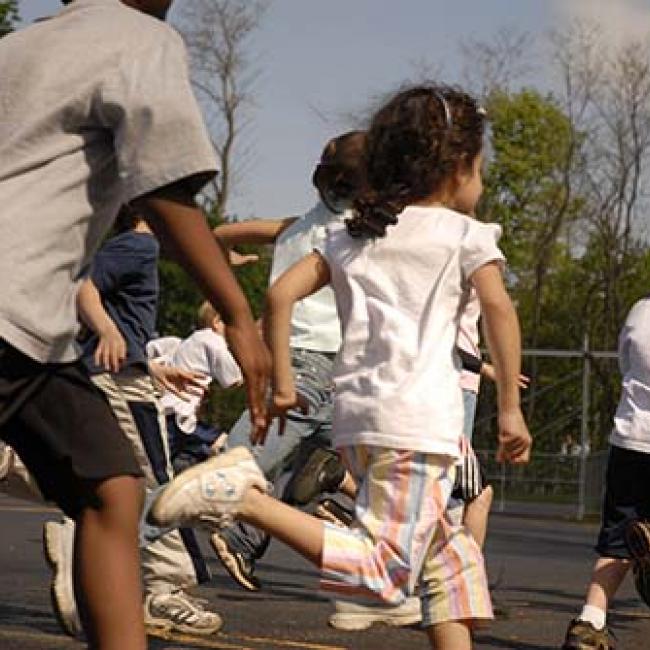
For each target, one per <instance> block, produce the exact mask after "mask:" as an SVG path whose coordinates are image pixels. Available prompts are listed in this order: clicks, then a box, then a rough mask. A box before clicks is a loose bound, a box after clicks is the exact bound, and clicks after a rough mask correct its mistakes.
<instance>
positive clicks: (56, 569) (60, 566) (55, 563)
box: [43, 517, 83, 638]
mask: <svg viewBox="0 0 650 650" xmlns="http://www.w3.org/2000/svg"><path fill="white" fill-rule="evenodd" d="M74 528H75V524H74V521H72V519H68V518H67V517H64V518H63V520H62V521H61V522H60V523H59V522H57V521H48V522H47V523H46V524H45V525H44V526H43V551H44V553H45V558H46V560H47V561H48V564H49V565H50V567H51V568H52V571H53V575H52V583H51V585H50V598H51V600H52V608H53V609H54V613H55V615H56V618H57V620H58V621H59V625H60V626H61V628H62V629H63V630H64V631H65V633H66V634H68V635H69V636H73V637H77V638H81V637H82V636H83V628H82V627H81V620H80V619H79V612H78V611H77V603H76V601H75V597H74V585H73V577H72V566H73V562H74V560H73V555H74Z"/></svg>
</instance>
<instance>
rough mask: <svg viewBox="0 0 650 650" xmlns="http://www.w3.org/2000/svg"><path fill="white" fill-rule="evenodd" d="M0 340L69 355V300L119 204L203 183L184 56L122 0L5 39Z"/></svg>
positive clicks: (167, 34)
mask: <svg viewBox="0 0 650 650" xmlns="http://www.w3.org/2000/svg"><path fill="white" fill-rule="evenodd" d="M0 79H1V80H2V83H1V84H0V279H1V281H2V289H1V290H0V339H5V340H6V341H7V342H9V343H10V344H11V345H13V346H14V347H16V348H18V349H19V350H21V351H22V352H24V353H25V354H27V355H29V356H30V357H32V358H34V359H36V360H37V361H40V362H64V361H72V360H74V359H75V358H76V357H77V356H78V352H77V349H76V347H75V345H74V339H75V335H76V332H77V312H76V305H75V298H76V295H77V290H78V287H79V284H80V282H81V280H82V279H83V277H84V276H85V275H86V273H87V271H88V267H89V263H90V260H91V259H92V256H93V254H94V253H95V250H96V249H97V247H98V245H99V244H100V242H101V240H102V237H103V236H104V234H105V233H106V231H107V230H108V228H109V227H110V225H111V224H112V222H113V219H114V218H115V215H116V213H117V210H118V207H119V206H120V205H121V204H122V203H125V202H127V201H130V200H132V199H134V198H136V197H138V196H141V195H143V194H146V193H147V192H150V191H152V190H155V189H157V188H159V187H162V186H164V185H167V184H169V183H172V182H174V181H178V180H181V179H184V178H189V177H192V181H193V182H194V189H196V190H198V189H199V188H200V186H201V185H202V184H203V183H204V182H205V181H207V180H208V179H209V178H210V177H212V176H213V175H214V173H215V171H216V160H215V156H214V152H213V149H212V146H211V143H210V139H209V136H208V134H207V131H206V128H205V125H204V122H203V119H202V117H201V114H200V111H199V108H198V106H197V103H196V100H195V98H194V95H193V93H192V90H191V86H190V82H189V75H188V66H187V59H186V53H185V48H184V46H183V43H182V40H181V38H180V36H179V35H178V34H177V33H176V32H175V31H174V30H172V29H171V28H170V27H168V26H167V25H165V24H164V23H163V22H161V21H159V20H156V19H154V18H151V17H150V16H147V15H145V14H143V13H141V12H138V11H136V10H134V9H130V8H128V7H127V6H126V5H123V4H122V3H121V2H119V0H75V2H73V3H72V4H70V5H68V6H67V7H66V8H65V9H64V10H63V11H62V12H61V13H60V14H58V15H57V16H55V17H54V18H51V19H49V20H46V21H43V22H40V23H37V24H35V25H33V26H31V27H29V28H27V29H25V30H22V31H19V32H16V33H14V34H11V35H9V36H7V37H5V38H3V39H2V40H0Z"/></svg>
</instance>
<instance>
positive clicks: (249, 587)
mask: <svg viewBox="0 0 650 650" xmlns="http://www.w3.org/2000/svg"><path fill="white" fill-rule="evenodd" d="M210 546H212V550H213V551H214V552H215V554H216V556H217V557H218V558H219V560H220V562H221V564H223V568H224V569H225V570H226V571H227V572H228V573H229V574H230V577H231V578H232V579H233V580H234V581H235V582H236V583H237V584H238V585H239V586H241V587H243V588H244V589H246V591H259V590H260V587H259V586H258V585H255V584H253V583H252V582H250V581H249V580H247V579H246V576H245V575H244V574H243V573H242V572H241V571H240V570H239V564H238V563H237V560H235V559H234V558H233V557H232V555H231V553H230V551H229V549H228V545H227V544H226V543H225V542H224V541H223V540H222V539H221V538H220V537H216V539H215V536H214V535H212V536H210Z"/></svg>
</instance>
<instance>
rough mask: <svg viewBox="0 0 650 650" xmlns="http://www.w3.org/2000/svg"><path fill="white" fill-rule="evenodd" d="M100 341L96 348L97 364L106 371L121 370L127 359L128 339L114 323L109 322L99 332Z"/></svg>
mask: <svg viewBox="0 0 650 650" xmlns="http://www.w3.org/2000/svg"><path fill="white" fill-rule="evenodd" d="M97 334H98V336H99V341H98V343H97V347H96V348H95V357H94V358H95V365H97V366H100V367H101V368H104V370H106V372H119V371H120V368H121V367H122V363H124V360H125V359H126V341H125V340H124V337H123V336H122V334H121V333H120V330H119V329H117V327H116V326H115V324H114V323H112V322H111V323H109V324H108V325H107V326H106V328H105V329H104V330H103V331H102V332H98V333H97Z"/></svg>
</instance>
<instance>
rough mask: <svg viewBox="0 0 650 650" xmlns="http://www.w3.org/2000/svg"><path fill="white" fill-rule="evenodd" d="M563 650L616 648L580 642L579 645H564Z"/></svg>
mask: <svg viewBox="0 0 650 650" xmlns="http://www.w3.org/2000/svg"><path fill="white" fill-rule="evenodd" d="M561 650H615V646H613V645H611V644H608V643H599V644H598V645H592V644H590V645H585V644H584V643H581V642H579V643H578V645H576V644H571V645H566V644H565V645H563V646H562V648H561Z"/></svg>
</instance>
